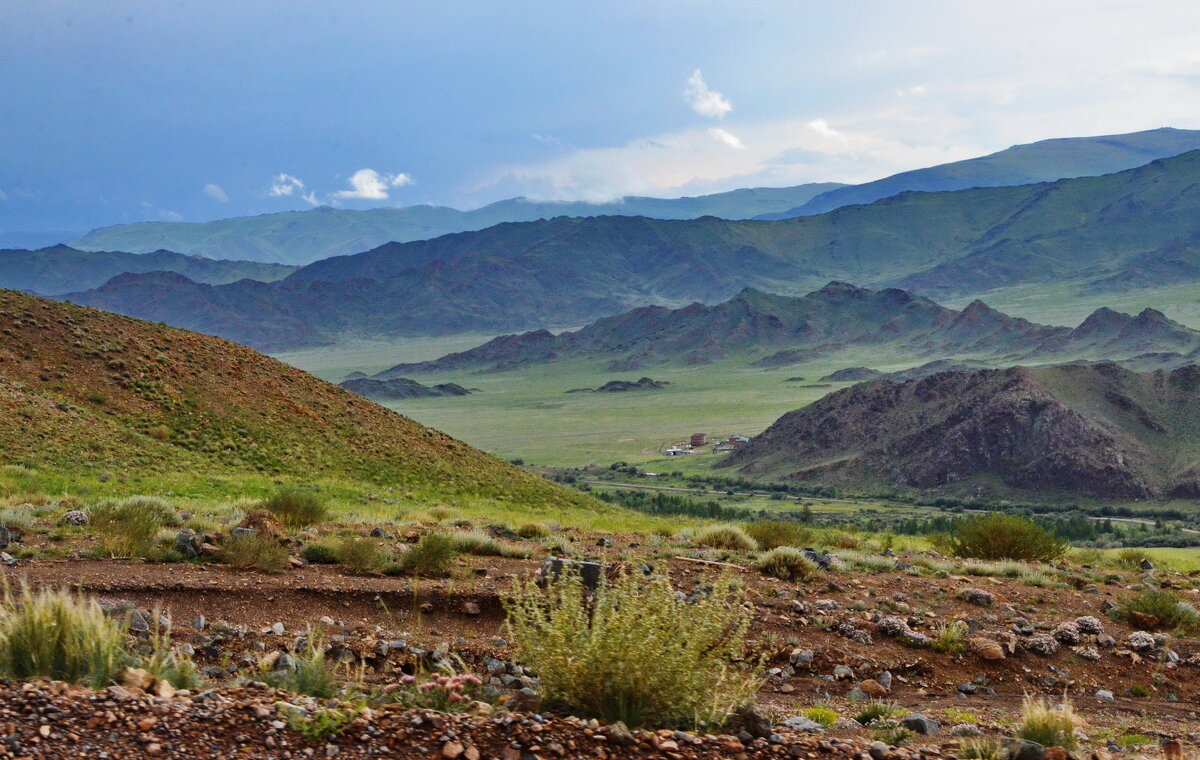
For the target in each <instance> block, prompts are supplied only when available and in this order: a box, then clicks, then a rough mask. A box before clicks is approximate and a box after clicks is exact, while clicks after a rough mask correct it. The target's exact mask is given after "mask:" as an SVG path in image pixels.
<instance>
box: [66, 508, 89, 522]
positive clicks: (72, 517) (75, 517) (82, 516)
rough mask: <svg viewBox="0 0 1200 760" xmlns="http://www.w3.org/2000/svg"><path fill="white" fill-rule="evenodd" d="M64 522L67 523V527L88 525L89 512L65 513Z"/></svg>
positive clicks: (73, 511) (73, 510) (78, 510)
mask: <svg viewBox="0 0 1200 760" xmlns="http://www.w3.org/2000/svg"><path fill="white" fill-rule="evenodd" d="M62 522H64V523H66V524H67V525H87V523H88V516H87V512H84V511H83V510H81V509H72V510H68V511H67V512H64V513H63V516H62Z"/></svg>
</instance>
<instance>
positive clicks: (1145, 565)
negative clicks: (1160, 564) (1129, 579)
mask: <svg viewBox="0 0 1200 760" xmlns="http://www.w3.org/2000/svg"><path fill="white" fill-rule="evenodd" d="M1138 567H1140V568H1142V569H1143V570H1153V569H1154V563H1153V562H1151V561H1150V560H1149V559H1147V558H1146V557H1142V561H1141V562H1139V563H1138Z"/></svg>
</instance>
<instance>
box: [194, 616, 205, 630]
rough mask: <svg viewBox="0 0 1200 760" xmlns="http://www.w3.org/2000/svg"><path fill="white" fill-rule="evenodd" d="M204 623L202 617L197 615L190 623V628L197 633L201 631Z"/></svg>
mask: <svg viewBox="0 0 1200 760" xmlns="http://www.w3.org/2000/svg"><path fill="white" fill-rule="evenodd" d="M205 622H206V621H205V620H204V616H203V615H197V616H196V619H195V620H193V621H192V622H191V626H192V628H195V629H196V630H197V631H203V630H204V625H205Z"/></svg>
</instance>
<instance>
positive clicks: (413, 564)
mask: <svg viewBox="0 0 1200 760" xmlns="http://www.w3.org/2000/svg"><path fill="white" fill-rule="evenodd" d="M457 556H458V549H456V548H455V544H454V541H452V540H451V539H450V537H449V536H447V535H446V534H445V533H426V534H425V535H423V536H421V540H420V541H419V542H418V543H417V545H416V546H414V547H412V548H411V549H409V550H408V551H407V552H405V554H404V556H403V557H401V558H400V564H401V565H402V566H403V567H404V569H405V570H407V571H409V572H410V573H412V574H414V575H420V576H424V577H426V578H442V577H445V576H447V575H449V574H450V565H451V564H452V563H453V562H454V558H455V557H457Z"/></svg>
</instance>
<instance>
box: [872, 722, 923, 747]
mask: <svg viewBox="0 0 1200 760" xmlns="http://www.w3.org/2000/svg"><path fill="white" fill-rule="evenodd" d="M912 738H913V732H912V731H909V730H908V729H907V728H904V727H903V726H888V727H886V728H881V729H879V730H878V731H874V732H872V734H871V739H872V740H874V741H877V742H883V743H884V744H886V745H888V746H889V747H900V746H903V745H905V744H908V743H909V742H910V741H912Z"/></svg>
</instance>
